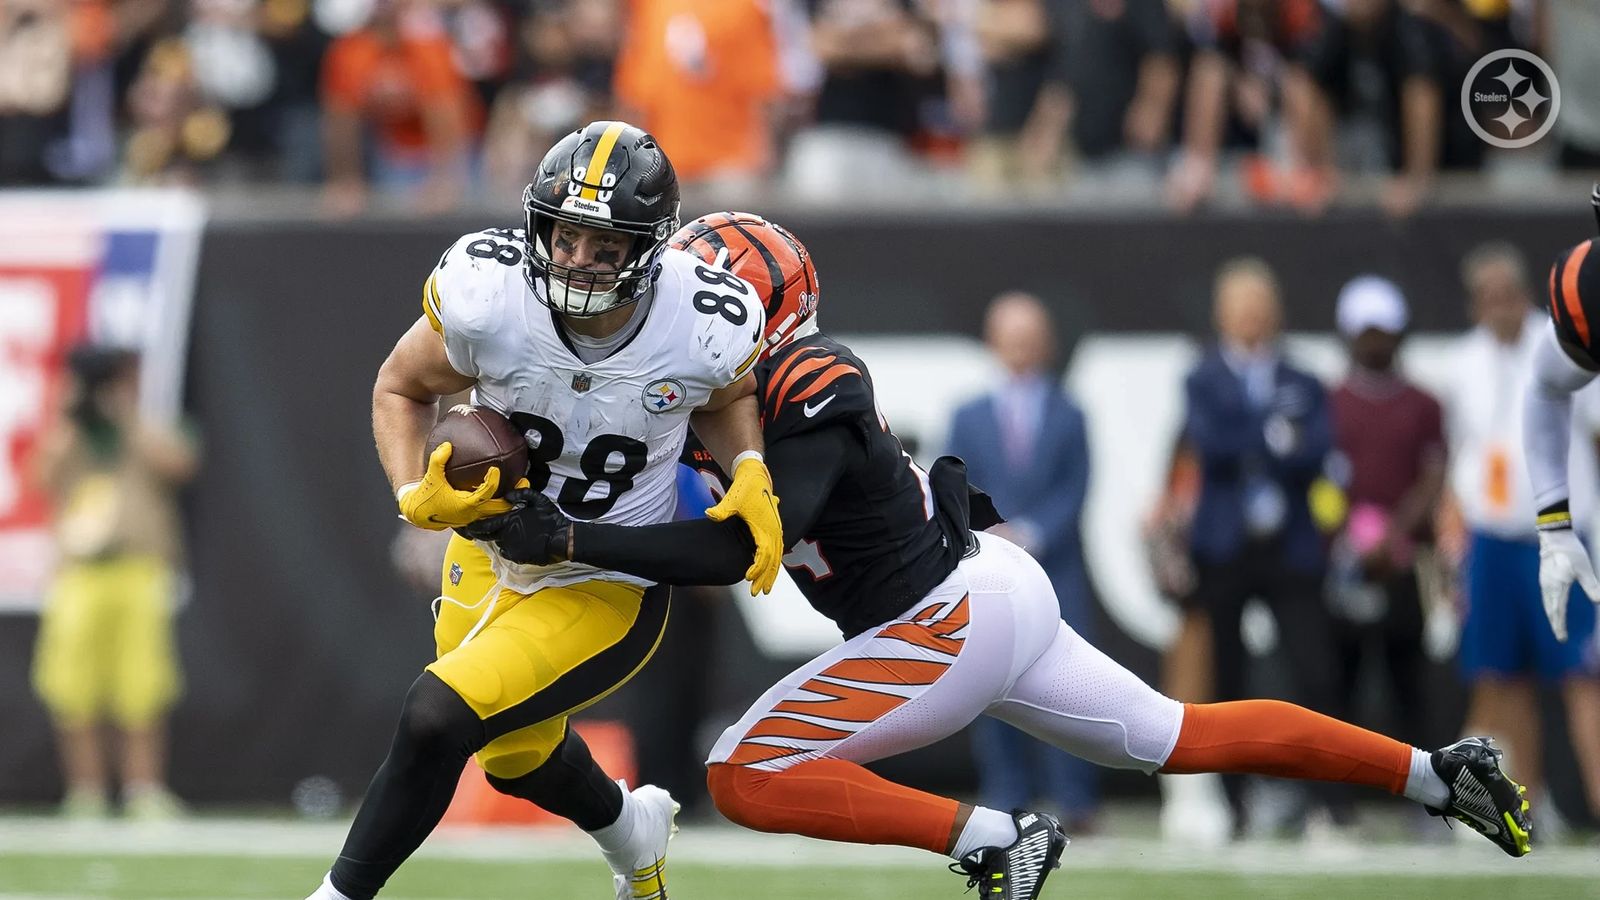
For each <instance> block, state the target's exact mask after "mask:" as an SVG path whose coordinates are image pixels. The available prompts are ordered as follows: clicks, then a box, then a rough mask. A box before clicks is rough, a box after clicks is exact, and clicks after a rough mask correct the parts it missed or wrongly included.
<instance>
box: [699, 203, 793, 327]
mask: <svg viewBox="0 0 1600 900" xmlns="http://www.w3.org/2000/svg"><path fill="white" fill-rule="evenodd" d="M670 244H671V245H672V246H673V247H676V248H678V249H679V250H686V251H688V252H689V253H692V254H694V255H695V256H698V257H700V258H701V259H704V260H705V261H707V262H716V261H717V257H718V256H719V255H722V254H723V253H724V251H725V252H726V256H725V258H724V259H723V261H722V264H723V265H724V266H726V267H727V269H728V270H729V271H731V272H732V273H733V274H735V275H738V276H739V277H740V278H743V279H744V280H745V281H748V282H750V283H751V284H752V285H754V286H755V288H756V290H757V291H758V292H759V293H760V294H761V298H762V300H763V302H764V304H765V306H766V310H767V333H766V343H765V346H766V349H767V351H769V352H770V351H772V350H773V349H775V348H777V347H780V346H782V345H783V344H785V343H787V342H789V341H790V340H792V339H793V338H796V337H801V336H803V335H806V334H810V333H811V332H813V331H815V330H816V320H817V293H818V288H817V267H816V266H815V265H813V264H812V262H811V254H810V253H807V252H806V247H805V245H804V244H802V243H800V241H799V239H798V238H796V237H795V236H794V235H793V234H790V233H789V230H788V229H786V228H784V227H783V226H781V225H778V224H777V223H775V222H768V221H767V220H766V219H763V218H762V217H760V216H758V215H756V214H755V213H746V212H717V213H711V214H710V215H705V216H701V217H700V218H698V219H695V220H694V221H693V222H690V223H689V224H687V225H685V226H683V227H682V228H680V229H679V230H678V233H677V234H674V235H673V236H672V240H671V241H670Z"/></svg>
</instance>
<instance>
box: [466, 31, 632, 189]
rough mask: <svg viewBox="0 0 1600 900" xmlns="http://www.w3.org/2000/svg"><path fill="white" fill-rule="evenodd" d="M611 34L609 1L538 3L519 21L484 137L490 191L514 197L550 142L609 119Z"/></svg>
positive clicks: (613, 33) (614, 39)
mask: <svg viewBox="0 0 1600 900" xmlns="http://www.w3.org/2000/svg"><path fill="white" fill-rule="evenodd" d="M619 30H620V29H619V26H618V25H617V11H616V7H615V5H614V4H613V3H612V2H611V0H581V2H580V0H541V2H539V3H537V4H535V6H534V8H533V12H532V13H531V14H530V15H528V16H527V17H526V18H524V19H523V20H522V25H521V27H520V29H519V39H520V41H521V44H520V46H521V48H522V52H521V55H520V61H519V62H518V64H517V71H516V73H515V75H514V77H513V79H512V82H511V84H510V85H509V86H508V87H507V88H506V89H505V90H503V91H501V92H500V93H499V94H498V96H497V97H496V98H495V102H494V108H493V111H492V113H491V115H490V117H489V129H488V133H487V136H486V137H485V139H484V164H485V168H486V169H487V172H488V179H489V183H490V185H491V187H492V189H493V190H496V191H518V192H520V191H521V190H522V186H523V185H525V184H527V182H528V181H529V180H530V178H531V177H532V172H533V169H534V167H535V166H537V165H538V164H539V160H540V159H542V158H543V157H544V154H545V151H547V150H549V149H550V147H552V146H553V145H554V144H555V142H556V141H558V140H560V139H561V137H562V136H564V135H566V134H567V133H568V132H570V131H573V130H575V129H577V128H579V127H580V126H582V125H583V123H585V122H590V121H593V120H595V119H603V118H605V117H606V116H608V115H610V114H611V109H610V106H611V102H610V100H611V72H612V60H613V57H614V56H615V55H616V50H617V47H616V42H617V39H618V38H617V35H618V32H619Z"/></svg>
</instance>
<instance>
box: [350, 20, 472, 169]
mask: <svg viewBox="0 0 1600 900" xmlns="http://www.w3.org/2000/svg"><path fill="white" fill-rule="evenodd" d="M450 52H451V48H450V41H449V39H448V38H446V37H445V36H444V35H443V34H436V35H407V34H402V35H401V36H400V38H399V39H398V40H395V41H389V40H385V39H384V38H383V37H381V36H380V35H379V34H378V33H376V32H374V31H372V30H370V29H362V30H360V31H354V32H351V33H350V34H347V35H345V36H344V37H341V38H339V39H338V40H336V41H334V42H333V45H332V46H330V47H329V48H328V55H327V57H326V58H325V59H324V60H323V64H322V102H323V104H324V105H326V106H327V108H328V109H330V110H339V111H344V112H353V113H356V114H358V115H360V116H361V117H362V118H364V119H367V120H368V121H370V122H372V123H374V124H376V125H377V127H378V128H379V131H380V134H381V139H382V141H383V142H384V143H385V144H387V145H389V146H391V147H393V148H394V149H398V150H404V151H417V150H424V149H426V148H427V146H428V135H427V130H426V129H425V128H424V127H423V121H422V114H423V111H424V110H426V109H428V108H429V107H433V106H438V107H446V108H457V109H461V110H464V111H465V114H466V117H467V119H466V122H465V129H466V133H467V134H469V135H471V134H476V133H477V132H478V130H479V129H480V128H481V127H482V124H483V108H482V106H481V104H480V103H479V100H478V96H477V94H475V93H474V92H473V91H472V90H471V88H470V86H469V85H468V84H467V81H466V79H465V78H463V77H462V75H461V73H460V72H459V71H458V70H457V69H456V65H455V62H454V60H452V59H451V56H450Z"/></svg>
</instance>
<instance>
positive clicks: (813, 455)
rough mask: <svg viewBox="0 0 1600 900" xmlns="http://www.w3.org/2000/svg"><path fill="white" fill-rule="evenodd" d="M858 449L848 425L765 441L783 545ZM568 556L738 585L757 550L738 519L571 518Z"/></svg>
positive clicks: (670, 578)
mask: <svg viewBox="0 0 1600 900" xmlns="http://www.w3.org/2000/svg"><path fill="white" fill-rule="evenodd" d="M861 454H862V449H861V443H860V441H858V440H856V439H855V437H854V436H853V435H852V434H851V433H850V431H849V430H848V427H847V426H845V425H834V426H830V427H827V428H821V429H818V430H816V431H808V432H805V433H803V434H797V435H794V436H792V437H786V438H784V439H782V440H780V441H778V442H777V443H775V444H773V445H772V446H771V447H768V448H767V453H766V457H767V469H768V471H770V472H771V473H772V487H773V490H774V491H775V492H776V493H777V495H778V515H779V516H780V517H781V518H782V519H783V537H784V544H785V546H786V547H792V546H794V544H795V543H796V542H797V541H799V540H800V539H801V538H803V537H805V535H806V532H808V531H810V530H811V525H812V523H813V522H815V521H816V519H817V516H818V515H819V514H820V513H821V512H822V506H823V504H824V503H825V502H826V501H827V499H828V495H829V494H831V493H832V492H833V486H834V484H835V483H836V482H838V480H839V477H840V476H841V475H843V474H844V472H845V471H846V470H847V469H848V468H849V467H850V465H851V464H852V463H853V462H855V461H856V460H857V459H858V458H859V457H860V455H861ZM572 550H573V556H572V559H573V561H574V562H581V563H587V564H588V565H591V566H594V567H596V568H600V569H609V570H611V571H613V572H625V573H627V574H629V575H637V576H639V577H640V578H648V579H650V580H652V581H657V582H660V583H662V584H682V585H691V584H735V583H737V582H738V581H739V580H740V579H742V578H744V573H745V570H746V569H748V568H749V567H750V560H751V557H752V555H753V554H754V552H755V543H754V541H752V540H751V538H750V530H749V529H748V528H746V527H745V524H744V523H743V522H742V521H739V520H737V519H730V520H728V521H726V522H713V521H711V520H710V519H696V520H692V521H688V522H666V523H663V524H660V525H646V526H640V527H629V526H626V525H602V524H594V523H589V522H574V523H572Z"/></svg>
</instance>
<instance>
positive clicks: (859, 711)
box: [772, 678, 906, 722]
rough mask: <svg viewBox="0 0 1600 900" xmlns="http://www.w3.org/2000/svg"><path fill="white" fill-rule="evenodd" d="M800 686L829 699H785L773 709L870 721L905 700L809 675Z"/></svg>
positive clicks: (827, 717) (847, 719)
mask: <svg viewBox="0 0 1600 900" xmlns="http://www.w3.org/2000/svg"><path fill="white" fill-rule="evenodd" d="M800 687H801V689H803V690H807V691H811V692H813V693H817V694H822V695H824V696H826V697H830V698H832V699H829V700H785V701H783V702H782V703H779V704H778V705H777V706H774V707H773V708H772V711H773V712H786V713H800V714H801V715H807V716H821V717H823V718H825V719H836V720H838V721H840V722H874V721H877V720H878V719H879V718H881V717H882V716H883V715H884V714H885V713H887V712H889V711H890V710H892V709H894V708H895V707H897V706H899V705H900V704H902V703H904V702H906V698H904V697H896V696H895V695H893V694H881V693H879V692H877V691H869V690H867V689H866V688H857V687H849V686H847V685H843V684H829V683H828V682H826V681H818V680H817V679H815V678H812V679H810V680H809V681H807V682H806V683H805V684H802V685H800Z"/></svg>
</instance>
